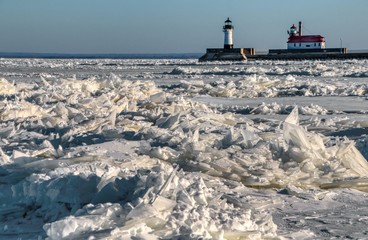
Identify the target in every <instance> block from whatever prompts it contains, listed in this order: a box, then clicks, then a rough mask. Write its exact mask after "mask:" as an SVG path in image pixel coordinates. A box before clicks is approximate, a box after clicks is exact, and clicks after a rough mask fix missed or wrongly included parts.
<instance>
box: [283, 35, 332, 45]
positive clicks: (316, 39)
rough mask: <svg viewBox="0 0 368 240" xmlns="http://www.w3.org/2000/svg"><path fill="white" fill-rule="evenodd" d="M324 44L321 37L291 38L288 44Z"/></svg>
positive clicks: (323, 39)
mask: <svg viewBox="0 0 368 240" xmlns="http://www.w3.org/2000/svg"><path fill="white" fill-rule="evenodd" d="M305 42H321V43H322V42H325V38H324V37H322V36H321V35H306V36H291V37H289V41H288V43H305Z"/></svg>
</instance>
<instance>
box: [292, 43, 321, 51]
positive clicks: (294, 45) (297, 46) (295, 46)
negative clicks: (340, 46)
mask: <svg viewBox="0 0 368 240" xmlns="http://www.w3.org/2000/svg"><path fill="white" fill-rule="evenodd" d="M287 48H288V49H323V48H326V45H325V43H324V42H322V43H321V42H303V43H288V46H287Z"/></svg>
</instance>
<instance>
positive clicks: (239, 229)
mask: <svg viewBox="0 0 368 240" xmlns="http://www.w3.org/2000/svg"><path fill="white" fill-rule="evenodd" d="M367 63H368V61H367V60H359V61H358V60H346V61H295V62H293V61H254V62H248V63H246V64H244V63H221V62H217V63H216V62H215V63H198V62H197V61H196V60H195V59H124V60H117V59H115V60H111V59H99V60H96V59H49V60H48V59H0V77H1V79H0V100H1V102H0V221H1V224H0V238H2V239H44V238H47V239H346V238H350V239H364V238H368V231H367V225H368V221H367V219H368V208H367V206H366V198H367V192H368V163H367V161H366V159H367V157H368V148H367V141H368V137H367V133H368V131H367V127H368V118H367V116H366V114H367V112H368V107H367V104H366V102H365V101H366V100H367V97H368V91H367V90H368V85H367V80H368V68H367V66H368V64H367Z"/></svg>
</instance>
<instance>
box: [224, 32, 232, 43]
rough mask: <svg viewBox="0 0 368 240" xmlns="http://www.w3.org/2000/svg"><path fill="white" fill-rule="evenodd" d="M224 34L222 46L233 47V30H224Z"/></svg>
mask: <svg viewBox="0 0 368 240" xmlns="http://www.w3.org/2000/svg"><path fill="white" fill-rule="evenodd" d="M224 32H225V39H224V45H233V30H232V29H225V30H224Z"/></svg>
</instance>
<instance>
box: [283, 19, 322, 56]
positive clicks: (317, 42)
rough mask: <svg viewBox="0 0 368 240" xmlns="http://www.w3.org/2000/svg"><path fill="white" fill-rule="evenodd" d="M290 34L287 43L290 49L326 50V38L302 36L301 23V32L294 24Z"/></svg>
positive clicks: (300, 25) (300, 26)
mask: <svg viewBox="0 0 368 240" xmlns="http://www.w3.org/2000/svg"><path fill="white" fill-rule="evenodd" d="M288 33H289V39H288V42H287V48H288V49H298V50H304V49H325V48H326V43H325V38H324V37H322V36H321V35H303V34H302V22H299V31H298V30H297V29H296V26H295V25H294V24H293V26H291V28H290V31H288Z"/></svg>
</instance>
